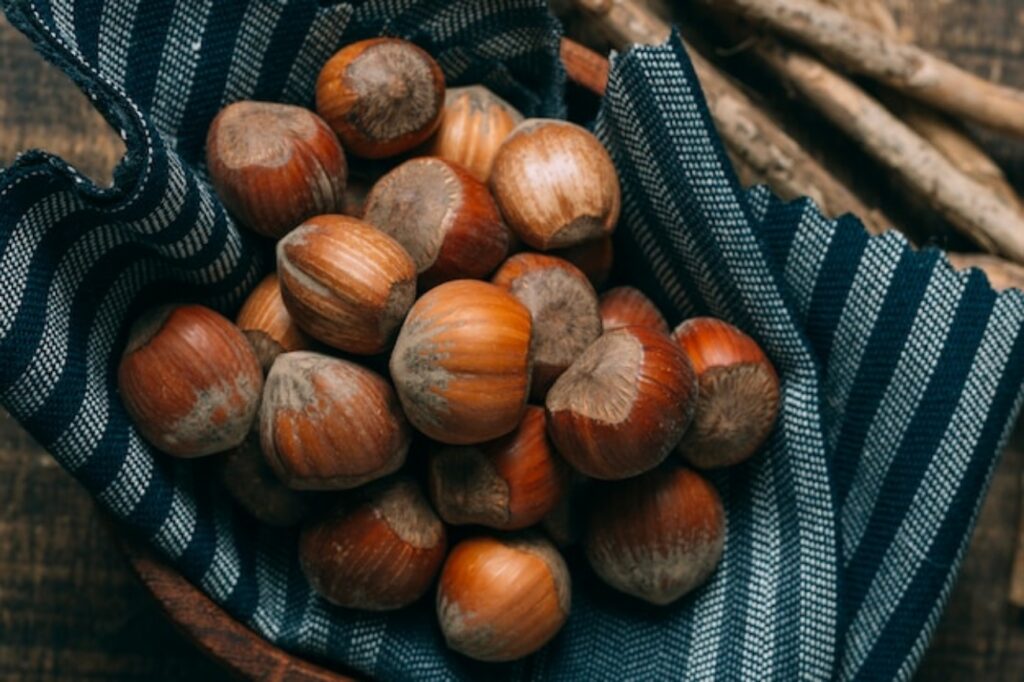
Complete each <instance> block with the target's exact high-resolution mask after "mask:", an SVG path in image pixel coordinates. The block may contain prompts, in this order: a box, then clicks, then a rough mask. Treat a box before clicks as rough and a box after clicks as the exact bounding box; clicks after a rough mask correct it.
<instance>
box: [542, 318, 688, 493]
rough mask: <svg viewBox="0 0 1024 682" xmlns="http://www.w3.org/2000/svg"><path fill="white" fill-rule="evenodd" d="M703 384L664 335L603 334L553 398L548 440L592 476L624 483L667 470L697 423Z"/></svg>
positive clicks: (632, 330) (642, 330)
mask: <svg viewBox="0 0 1024 682" xmlns="http://www.w3.org/2000/svg"><path fill="white" fill-rule="evenodd" d="M696 401H697V379H696V377H695V376H694V373H693V369H692V368H691V367H690V363H689V361H688V360H687V359H686V355H685V354H683V353H682V351H680V350H679V347H678V346H677V345H676V344H674V343H673V342H672V340H671V339H670V338H669V337H667V336H665V335H664V334H659V333H658V332H656V331H653V330H651V329H648V328H646V327H624V328H622V329H616V330H614V331H610V332H608V333H607V334H604V335H603V336H601V338H599V339H598V340H597V341H595V342H594V343H593V344H591V345H590V347H588V348H587V349H586V350H585V351H584V352H583V353H582V354H581V355H580V356H579V358H578V359H577V360H576V362H574V363H573V364H572V366H571V367H569V369H568V370H566V372H565V373H564V374H563V375H562V376H561V377H559V378H558V381H556V382H555V385H554V386H552V387H551V391H550V392H549V393H548V397H547V411H548V432H549V433H550V434H551V440H552V441H553V442H554V443H555V448H556V449H557V450H558V452H559V454H561V455H562V456H563V457H564V458H565V459H566V461H568V462H569V464H571V465H572V466H573V467H575V468H576V469H577V470H578V471H580V472H581V473H583V474H584V475H586V476H590V477H592V478H599V479H619V478H628V477H630V476H636V475H637V474H641V473H643V472H645V471H647V470H649V469H653V468H654V467H656V466H657V465H658V464H660V463H661V462H662V461H663V460H664V459H665V457H667V456H668V454H669V453H670V452H671V451H672V450H673V448H675V447H676V445H677V444H678V443H679V439H680V438H682V436H683V432H684V431H686V427H687V426H689V424H690V419H691V418H692V417H693V410H694V406H695V404H696Z"/></svg>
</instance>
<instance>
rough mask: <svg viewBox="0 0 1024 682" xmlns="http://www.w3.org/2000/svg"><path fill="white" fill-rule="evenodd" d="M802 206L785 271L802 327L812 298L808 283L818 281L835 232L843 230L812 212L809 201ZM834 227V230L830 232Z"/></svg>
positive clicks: (811, 289)
mask: <svg viewBox="0 0 1024 682" xmlns="http://www.w3.org/2000/svg"><path fill="white" fill-rule="evenodd" d="M801 204H802V206H803V212H802V213H801V215H800V221H799V222H798V223H797V227H796V234H794V235H793V244H792V245H791V246H790V248H789V255H788V257H787V259H786V265H785V268H784V272H785V278H786V281H787V282H789V283H790V290H791V291H792V292H793V297H794V307H795V308H796V311H795V312H796V315H797V319H798V321H799V323H800V324H801V325H803V323H804V322H805V321H806V320H807V314H808V312H809V310H810V307H811V298H812V297H813V296H814V287H813V286H808V284H810V283H814V282H817V281H818V276H819V275H820V273H821V266H822V264H824V262H825V257H826V256H827V255H828V247H829V244H831V243H832V238H833V236H834V235H835V230H836V229H842V228H841V227H839V226H836V225H835V223H831V224H830V223H829V221H828V220H827V219H826V218H825V217H824V216H822V215H821V214H820V213H817V212H816V211H815V209H814V205H813V204H812V203H811V202H809V201H804V202H801ZM833 226H834V229H830V228H833Z"/></svg>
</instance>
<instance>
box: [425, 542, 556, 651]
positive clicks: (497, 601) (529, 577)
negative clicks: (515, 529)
mask: <svg viewBox="0 0 1024 682" xmlns="http://www.w3.org/2000/svg"><path fill="white" fill-rule="evenodd" d="M571 596H572V586H571V582H570V579H569V569H568V567H566V565H565V561H564V560H563V559H562V557H561V555H560V554H559V553H558V550H557V549H555V548H554V546H553V545H552V544H551V543H550V542H548V541H547V540H545V539H543V538H542V537H541V536H539V535H536V534H526V535H518V536H511V537H494V538H492V537H477V538H471V539H468V540H463V541H462V542H460V543H459V544H458V545H456V546H455V548H454V549H452V551H451V554H450V555H449V556H448V560H447V561H446V562H445V564H444V568H443V569H441V578H440V581H439V583H438V587H437V616H438V621H439V622H440V624H441V631H442V632H443V633H444V638H445V642H446V643H447V644H448V646H449V647H450V648H452V649H454V650H455V651H458V652H459V653H462V654H465V655H466V656H469V657H471V658H475V659H477V660H480V661H513V660H515V659H517V658H522V657H523V656H526V655H528V654H531V653H533V652H534V651H536V650H537V649H539V648H541V647H542V646H544V645H545V644H547V643H548V642H549V641H551V639H552V638H553V637H554V636H555V635H556V634H558V631H559V630H560V629H561V628H562V626H563V625H564V624H565V621H566V620H567V619H568V617H569V609H570V603H571Z"/></svg>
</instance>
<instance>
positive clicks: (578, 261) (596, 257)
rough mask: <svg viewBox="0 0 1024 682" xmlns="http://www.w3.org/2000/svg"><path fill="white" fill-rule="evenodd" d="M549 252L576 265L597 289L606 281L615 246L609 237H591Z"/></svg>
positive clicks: (609, 274)
mask: <svg viewBox="0 0 1024 682" xmlns="http://www.w3.org/2000/svg"><path fill="white" fill-rule="evenodd" d="M550 253H551V255H552V256H557V257H558V258H563V259H565V260H567V261H569V262H570V263H572V264H573V265H575V266H576V267H578V268H579V269H580V271H581V272H583V274H584V275H586V276H587V279H589V280H590V283H591V284H593V285H594V288H595V289H597V290H599V291H600V289H601V288H602V287H603V286H604V285H605V284H607V283H608V278H609V277H611V274H612V266H613V265H614V264H615V246H614V244H613V242H612V238H611V237H602V238H601V239H592V240H590V241H589V242H583V243H582V244H577V245H576V246H570V247H568V248H566V249H555V250H554V251H551V252H550Z"/></svg>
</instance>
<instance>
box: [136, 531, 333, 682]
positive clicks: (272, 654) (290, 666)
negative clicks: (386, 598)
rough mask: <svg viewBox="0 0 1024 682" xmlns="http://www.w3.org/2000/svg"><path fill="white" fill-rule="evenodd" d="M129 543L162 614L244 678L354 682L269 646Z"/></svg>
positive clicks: (145, 551)
mask: <svg viewBox="0 0 1024 682" xmlns="http://www.w3.org/2000/svg"><path fill="white" fill-rule="evenodd" d="M121 542H122V543H123V544H122V545H121V549H122V550H123V551H124V552H125V554H127V555H128V560H129V561H131V563H132V566H133V567H134V569H135V572H136V574H137V575H138V576H139V579H140V580H141V581H142V583H143V584H144V585H145V586H146V589H148V590H149V591H150V592H151V593H152V595H153V596H154V597H155V598H156V600H157V601H158V602H159V603H160V607H161V610H162V611H163V612H164V613H165V614H166V615H167V617H168V618H169V619H170V620H171V621H172V622H174V623H177V624H178V625H179V627H180V628H181V630H182V631H183V632H184V633H185V635H187V636H188V637H189V639H191V640H192V641H193V642H195V643H196V646H197V647H199V649H201V650H202V651H203V652H204V653H206V654H207V655H209V656H210V657H212V658H214V659H215V660H217V661H219V662H220V663H221V664H222V665H223V666H224V667H225V668H227V669H229V670H230V671H231V672H232V673H234V674H235V675H237V676H238V677H239V678H242V679H247V680H261V681H263V680H265V681H266V682H353V680H352V678H350V677H346V676H344V675H341V674H339V673H335V672H332V671H330V670H327V669H325V668H321V667H319V666H317V665H314V664H312V663H310V662H308V661H304V660H302V659H300V658H298V657H296V656H292V655H291V654H288V653H287V652H285V651H282V650H281V649H278V648H277V647H274V646H272V645H271V644H269V643H268V642H267V641H266V640H265V639H262V638H261V637H260V636H259V635H257V634H256V633H254V632H253V631H251V630H249V629H247V628H245V627H243V626H242V625H241V624H239V623H238V622H237V621H234V620H232V619H231V616H229V615H228V614H227V613H226V612H225V611H224V610H223V609H222V608H220V607H219V606H217V605H216V604H214V603H213V602H212V601H211V600H210V599H209V598H208V597H207V596H206V595H204V594H203V593H202V592H200V591H199V590H198V589H197V588H195V587H194V586H193V585H191V584H190V583H189V582H188V581H187V580H185V579H184V578H183V577H182V576H181V574H179V573H177V572H176V571H175V570H174V569H173V568H171V567H170V566H169V565H168V564H167V563H165V562H164V561H163V559H161V558H160V557H158V556H157V555H156V553H155V552H154V551H152V550H150V549H148V548H147V547H145V546H143V545H141V544H135V543H132V542H126V541H125V540H123V539H122V540H121Z"/></svg>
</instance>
